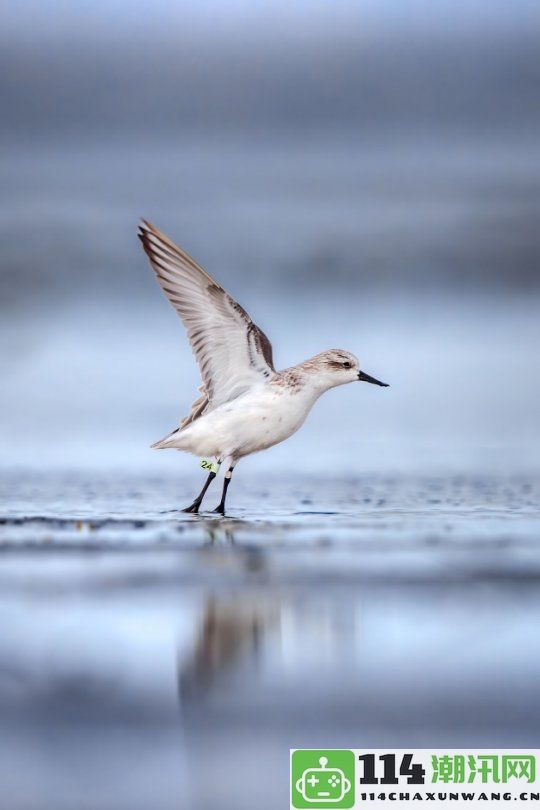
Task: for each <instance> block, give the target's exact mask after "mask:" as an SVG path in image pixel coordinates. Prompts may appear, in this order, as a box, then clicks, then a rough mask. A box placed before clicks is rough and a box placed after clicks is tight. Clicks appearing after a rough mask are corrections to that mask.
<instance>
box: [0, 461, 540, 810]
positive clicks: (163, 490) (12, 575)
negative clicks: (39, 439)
mask: <svg viewBox="0 0 540 810" xmlns="http://www.w3.org/2000/svg"><path fill="white" fill-rule="evenodd" d="M194 484H195V482H194V481H193V480H190V481H188V480H186V481H180V482H179V481H178V479H175V478H173V477H169V478H162V477H159V476H154V477H141V476H135V475H133V476H123V475H122V476H99V475H93V474H92V475H91V474H88V475H87V476H84V475H80V474H77V475H75V474H71V475H68V474H55V475H53V476H38V475H37V474H34V475H29V474H25V473H20V474H16V475H13V474H11V475H9V476H7V475H5V476H3V477H2V479H1V490H2V504H3V508H2V515H1V524H0V548H1V558H0V594H1V596H0V600H1V615H2V633H1V636H0V714H1V717H2V724H1V735H2V750H3V752H4V753H3V756H2V759H1V761H0V784H1V786H2V787H1V788H0V795H1V801H0V803H1V806H2V807H9V808H10V810H19V808H20V810H23V808H24V810H34V809H35V810H64V808H65V810H68V809H69V810H73V808H74V807H77V808H88V809H89V810H90V809H91V810H98V809H99V810H109V808H115V810H124V808H125V810H138V809H139V808H140V810H143V809H144V810H148V808H149V807H152V808H153V810H162V809H163V810H165V808H167V809H168V808H182V810H183V809H184V808H186V810H214V808H218V807H219V808H225V810H229V808H230V809H231V810H232V809H233V808H234V809H235V810H244V808H246V810H247V809H248V808H254V807H256V808H258V810H266V808H268V810H275V808H277V807H284V806H286V802H287V791H288V749H289V748H290V747H319V746H320V747H349V746H351V747H352V746H356V747H358V746H363V745H369V746H379V747H392V746H394V747H403V746H405V747H407V746H417V747H425V746H463V745H467V746H468V747H471V746H472V747H474V746H506V747H511V746H527V745H529V746H530V745H533V744H536V743H537V742H538V727H539V723H540V710H539V708H538V705H539V702H538V696H539V687H538V684H539V683H540V659H539V656H538V626H539V618H540V595H539V590H538V584H539V581H540V553H539V546H538V536H539V528H540V480H539V479H538V478H537V477H534V476H530V475H523V476H519V475H516V476H513V477H508V478H504V477H490V476H477V477H474V476H468V477H459V476H454V477H452V476H449V477H441V478H436V477H431V478H421V477H400V476H397V475H393V476H392V475H388V476H384V475H378V476H375V477H371V476H370V477H368V476H360V477H356V478H350V479H344V480H331V481H330V480H323V479H321V478H317V477H313V478H310V477H303V478H294V479H292V478H291V479H288V480H283V479H281V480H280V479H279V478H278V477H274V478H272V479H270V480H267V481H265V482H264V483H263V482H262V481H261V480H260V479H257V480H254V481H253V480H252V481H251V482H246V480H245V479H242V478H241V477H240V476H239V478H238V481H235V488H234V490H233V491H232V493H231V504H230V509H231V511H230V515H229V516H228V517H227V518H226V519H220V518H218V517H216V516H210V515H205V514H202V515H201V516H199V517H193V516H188V515H183V514H182V513H180V512H178V511H176V508H177V507H178V506H182V505H185V504H186V503H188V502H189V500H190V496H191V495H192V493H193V489H194ZM214 499H216V500H217V492H216V493H214V495H213V497H210V498H209V501H208V507H212V506H214V505H215V504H214V502H213V501H214Z"/></svg>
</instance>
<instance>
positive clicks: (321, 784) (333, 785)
mask: <svg viewBox="0 0 540 810" xmlns="http://www.w3.org/2000/svg"><path fill="white" fill-rule="evenodd" d="M319 765H320V766H321V767H320V768H306V770H305V771H304V772H303V773H302V776H301V777H300V779H298V780H297V782H296V789H297V791H298V792H299V793H300V795H301V796H302V798H303V799H304V801H305V802H313V803H314V804H315V803H323V802H324V803H325V804H329V803H333V802H341V801H342V800H343V798H344V797H345V796H346V795H347V793H348V792H349V791H350V789H351V782H350V780H349V779H347V777H346V776H345V774H344V772H343V771H342V770H341V768H327V767H326V766H327V765H328V757H320V758H319Z"/></svg>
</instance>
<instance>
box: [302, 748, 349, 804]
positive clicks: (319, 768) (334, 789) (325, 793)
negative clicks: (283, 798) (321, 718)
mask: <svg viewBox="0 0 540 810" xmlns="http://www.w3.org/2000/svg"><path fill="white" fill-rule="evenodd" d="M291 805H292V806H293V807H294V808H301V809H302V810H303V808H306V807H318V808H319V810H324V808H334V807H335V808H338V807H341V808H350V807H354V753H353V752H352V751H345V750H337V749H329V750H328V751H313V750H306V749H299V750H297V751H293V753H292V757H291Z"/></svg>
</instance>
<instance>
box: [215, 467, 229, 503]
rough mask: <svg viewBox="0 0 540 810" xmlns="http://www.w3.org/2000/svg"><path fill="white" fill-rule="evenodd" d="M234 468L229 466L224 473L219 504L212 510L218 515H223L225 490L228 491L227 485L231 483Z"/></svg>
mask: <svg viewBox="0 0 540 810" xmlns="http://www.w3.org/2000/svg"><path fill="white" fill-rule="evenodd" d="M233 470H234V467H233V466H232V465H231V466H230V467H229V469H228V470H227V472H226V473H225V480H224V481H223V492H222V493H221V501H220V502H219V504H218V506H216V508H215V509H214V512H217V513H218V514H219V515H224V514H225V499H226V497H227V490H228V489H229V484H230V483H231V478H232V474H233Z"/></svg>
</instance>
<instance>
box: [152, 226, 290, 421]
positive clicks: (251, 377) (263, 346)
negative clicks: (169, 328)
mask: <svg viewBox="0 0 540 810" xmlns="http://www.w3.org/2000/svg"><path fill="white" fill-rule="evenodd" d="M139 239H140V240H141V242H142V244H143V247H144V250H145V251H146V254H147V256H148V258H149V259H150V264H151V265H152V267H153V268H154V270H155V273H156V276H157V280H158V281H159V283H160V285H161V288H162V289H163V291H164V293H165V294H166V296H167V298H168V299H169V301H170V302H171V304H172V305H173V307H174V308H175V309H176V311H177V312H178V314H179V315H180V317H181V318H182V320H183V322H184V325H185V327H186V329H187V333H188V338H189V342H190V344H191V348H192V349H193V352H194V354H195V357H196V360H197V363H198V364H199V368H200V370H201V376H202V380H203V387H202V388H201V389H200V390H201V392H202V396H201V397H200V398H199V399H198V400H197V401H196V402H195V403H194V405H193V407H192V411H191V413H190V415H189V416H188V417H187V418H186V419H185V420H184V422H183V424H188V423H189V422H191V421H193V420H194V419H196V418H197V417H198V416H200V415H201V414H202V413H203V412H204V411H205V410H207V408H211V409H214V408H216V407H217V406H218V405H221V404H222V403H224V402H228V401H229V400H231V399H235V398H236V397H237V396H239V395H240V394H242V393H243V392H244V391H246V390H247V389H248V388H250V387H251V386H252V385H255V384H257V383H260V382H263V381H264V380H265V379H267V378H269V377H271V376H272V374H274V371H275V369H274V363H273V359H272V345H271V343H270V341H269V340H268V338H267V337H266V335H265V334H264V332H262V331H261V329H259V327H258V326H256V325H255V324H254V323H253V321H252V320H251V318H250V317H249V315H248V314H247V312H246V311H245V310H244V309H243V308H242V307H241V306H240V304H237V303H236V301H235V300H234V299H233V298H231V296H230V295H228V293H226V292H225V290H224V289H223V287H221V286H220V285H219V284H218V283H217V282H216V281H214V279H213V278H212V277H211V276H209V275H208V273H207V272H206V271H205V270H203V269H202V267H199V265H198V264H197V263H196V262H195V261H194V260H193V259H192V258H191V257H190V256H188V254H187V253H184V251H183V250H181V249H180V248H179V247H178V246H177V245H175V244H174V242H171V240H170V239H169V238H168V237H167V236H165V234H163V233H161V231H159V230H158V229H157V228H154V226H153V225H151V224H150V223H149V222H146V221H145V220H142V224H141V225H140V227H139Z"/></svg>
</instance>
